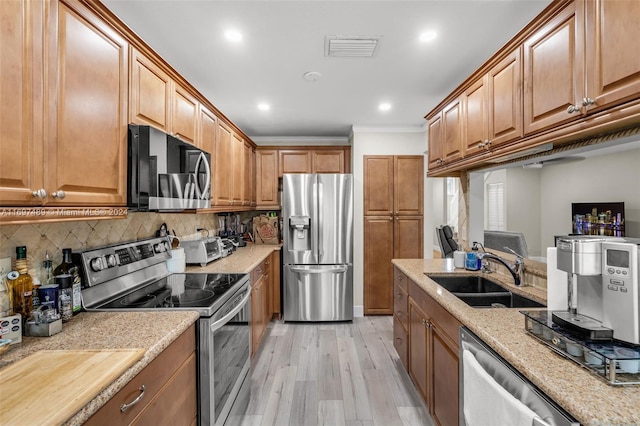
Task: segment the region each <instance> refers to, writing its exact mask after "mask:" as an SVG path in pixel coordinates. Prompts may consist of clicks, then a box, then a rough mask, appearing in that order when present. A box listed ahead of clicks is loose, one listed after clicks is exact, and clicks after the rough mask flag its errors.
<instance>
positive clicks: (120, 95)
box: [0, 0, 129, 206]
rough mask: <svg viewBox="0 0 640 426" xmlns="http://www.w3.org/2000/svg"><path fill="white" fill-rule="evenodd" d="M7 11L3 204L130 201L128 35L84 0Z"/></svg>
mask: <svg viewBox="0 0 640 426" xmlns="http://www.w3.org/2000/svg"><path fill="white" fill-rule="evenodd" d="M45 9H47V10H46V13H45ZM0 14H1V18H2V22H4V23H11V25H3V26H2V28H1V29H0V31H1V34H2V49H3V60H2V64H0V66H1V67H2V68H1V69H0V72H1V74H2V82H1V83H0V84H1V85H2V100H1V102H2V104H1V112H2V120H1V126H2V129H1V131H2V135H3V136H2V140H1V142H0V149H1V150H2V153H3V154H2V156H1V159H0V200H1V201H0V203H2V204H3V205H18V206H29V205H32V206H33V205H45V206H122V205H125V204H126V179H127V167H126V159H127V89H128V83H129V74H128V47H129V45H128V43H127V41H126V40H125V39H124V38H123V37H122V36H121V35H120V34H119V33H118V32H116V31H115V30H113V29H112V28H111V27H110V26H108V25H107V24H105V23H104V22H103V21H102V20H101V19H100V18H99V17H98V16H97V15H96V14H94V13H93V12H92V11H91V10H90V9H89V8H87V7H86V6H85V5H83V4H82V3H81V2H79V1H75V0H64V1H55V2H50V3H48V2H47V3H46V4H45V2H42V1H32V2H31V1H29V2H26V1H22V2H2V6H1V7H0ZM43 40H46V41H47V43H48V46H44V45H43V44H42V41H43ZM89 135H90V137H89Z"/></svg>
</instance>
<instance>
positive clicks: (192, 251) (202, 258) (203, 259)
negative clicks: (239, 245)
mask: <svg viewBox="0 0 640 426" xmlns="http://www.w3.org/2000/svg"><path fill="white" fill-rule="evenodd" d="M181 246H182V247H184V253H185V256H186V257H187V264H190V265H194V264H199V265H200V266H205V265H206V264H207V263H209V262H213V261H214V260H216V259H220V258H221V257H222V248H223V246H222V240H221V238H220V237H208V238H202V239H199V240H191V241H181Z"/></svg>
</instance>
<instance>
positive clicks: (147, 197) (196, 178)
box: [127, 124, 211, 211]
mask: <svg viewBox="0 0 640 426" xmlns="http://www.w3.org/2000/svg"><path fill="white" fill-rule="evenodd" d="M128 135H129V136H128V139H129V140H128V165H127V206H128V207H129V208H131V209H132V210H138V211H181V210H187V209H202V208H209V207H210V206H211V194H210V193H211V166H210V164H211V155H210V154H209V153H208V152H206V151H203V150H201V149H200V148H198V147H196V146H194V145H191V144H189V143H187V142H183V141H181V140H180V139H178V138H175V137H173V136H171V135H168V134H166V133H164V132H162V131H160V130H158V129H154V128H153V127H150V126H141V125H135V124H130V125H129V132H128Z"/></svg>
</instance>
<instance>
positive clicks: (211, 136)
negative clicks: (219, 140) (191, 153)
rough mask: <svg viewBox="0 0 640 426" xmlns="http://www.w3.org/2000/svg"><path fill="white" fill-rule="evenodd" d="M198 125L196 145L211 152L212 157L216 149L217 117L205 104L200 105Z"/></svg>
mask: <svg viewBox="0 0 640 426" xmlns="http://www.w3.org/2000/svg"><path fill="white" fill-rule="evenodd" d="M198 126H199V131H198V138H197V141H198V147H199V148H201V149H203V150H205V151H207V152H208V153H209V154H211V158H212V159H213V158H214V152H215V149H216V134H217V118H216V116H215V115H214V114H213V113H212V112H211V111H209V110H208V109H207V108H206V107H205V106H201V107H200V119H199V120H198Z"/></svg>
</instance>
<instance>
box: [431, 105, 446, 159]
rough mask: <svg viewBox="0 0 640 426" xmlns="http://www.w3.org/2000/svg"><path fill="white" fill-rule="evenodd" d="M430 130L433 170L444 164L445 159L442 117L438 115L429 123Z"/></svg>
mask: <svg viewBox="0 0 640 426" xmlns="http://www.w3.org/2000/svg"><path fill="white" fill-rule="evenodd" d="M427 126H428V128H429V147H428V157H429V168H430V169H433V168H436V167H438V166H440V165H441V164H442V161H443V157H444V140H443V139H442V115H441V114H438V115H436V116H435V117H433V118H431V120H429V122H428V123H427Z"/></svg>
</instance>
